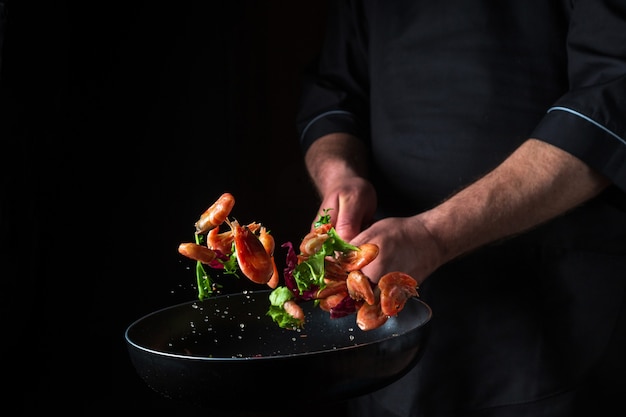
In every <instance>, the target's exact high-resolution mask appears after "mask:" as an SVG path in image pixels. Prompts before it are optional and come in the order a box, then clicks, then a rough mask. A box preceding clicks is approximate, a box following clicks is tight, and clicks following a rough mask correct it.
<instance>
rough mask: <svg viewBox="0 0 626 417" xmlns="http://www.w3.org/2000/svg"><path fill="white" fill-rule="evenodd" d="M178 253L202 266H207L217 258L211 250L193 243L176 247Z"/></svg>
mask: <svg viewBox="0 0 626 417" xmlns="http://www.w3.org/2000/svg"><path fill="white" fill-rule="evenodd" d="M178 253H180V254H181V255H184V256H186V257H187V258H190V259H193V260H194V261H199V262H202V263H203V264H209V263H211V262H212V261H213V260H214V259H215V258H216V257H217V254H216V253H215V252H214V251H212V250H211V249H209V248H207V247H206V246H202V245H198V244H197V243H193V242H185V243H181V244H180V245H178Z"/></svg>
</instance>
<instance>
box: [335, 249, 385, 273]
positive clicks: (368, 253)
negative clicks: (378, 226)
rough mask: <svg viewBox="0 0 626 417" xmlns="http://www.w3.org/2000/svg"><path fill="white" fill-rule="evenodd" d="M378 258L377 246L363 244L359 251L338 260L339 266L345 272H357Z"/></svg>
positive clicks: (351, 252) (349, 253)
mask: <svg viewBox="0 0 626 417" xmlns="http://www.w3.org/2000/svg"><path fill="white" fill-rule="evenodd" d="M377 256H378V245H375V244H373V243H364V244H362V245H361V246H359V250H355V251H350V252H348V253H346V254H344V255H342V256H340V257H339V258H338V262H339V265H341V267H342V268H343V269H344V270H346V271H347V272H352V271H357V270H360V269H363V267H364V266H365V265H367V264H369V263H370V262H372V261H373V260H374V259H376V257H377Z"/></svg>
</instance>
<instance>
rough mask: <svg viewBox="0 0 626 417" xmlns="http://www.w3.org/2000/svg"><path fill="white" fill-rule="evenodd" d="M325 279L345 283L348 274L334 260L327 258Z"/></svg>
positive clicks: (325, 261)
mask: <svg viewBox="0 0 626 417" xmlns="http://www.w3.org/2000/svg"><path fill="white" fill-rule="evenodd" d="M324 278H325V279H327V280H332V281H340V280H341V281H345V280H346V278H348V272H346V271H345V270H344V269H343V268H342V267H341V265H339V264H338V263H337V262H335V260H334V259H333V258H331V257H326V259H325V260H324Z"/></svg>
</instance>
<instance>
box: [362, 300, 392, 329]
mask: <svg viewBox="0 0 626 417" xmlns="http://www.w3.org/2000/svg"><path fill="white" fill-rule="evenodd" d="M388 319H389V316H388V315H386V314H385V313H383V311H382V310H381V308H380V303H378V302H375V303H374V304H367V303H364V304H363V305H362V306H361V307H360V308H359V309H358V310H357V312H356V324H357V326H359V329H361V330H363V331H368V330H373V329H377V328H378V327H380V326H382V325H383V324H385V323H386V322H387V320H388Z"/></svg>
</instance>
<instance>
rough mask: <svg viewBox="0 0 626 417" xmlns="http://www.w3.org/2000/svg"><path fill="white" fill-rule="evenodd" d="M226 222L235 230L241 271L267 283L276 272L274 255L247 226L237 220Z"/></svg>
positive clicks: (236, 248)
mask: <svg viewBox="0 0 626 417" xmlns="http://www.w3.org/2000/svg"><path fill="white" fill-rule="evenodd" d="M226 222H227V223H228V225H229V226H230V228H231V230H232V231H233V237H234V242H235V254H236V255H237V263H238V264H239V269H241V272H242V273H243V274H244V275H245V276H246V277H248V279H250V281H252V282H255V283H257V284H267V283H268V282H269V281H270V279H271V278H272V275H273V274H274V271H275V267H274V262H273V257H272V256H270V255H269V254H268V253H267V251H266V250H265V247H264V246H263V243H261V241H260V240H259V238H258V237H257V236H256V235H255V234H254V233H253V232H251V231H250V229H249V228H248V227H247V226H241V225H239V223H238V222H237V220H233V221H229V220H228V219H226Z"/></svg>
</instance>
